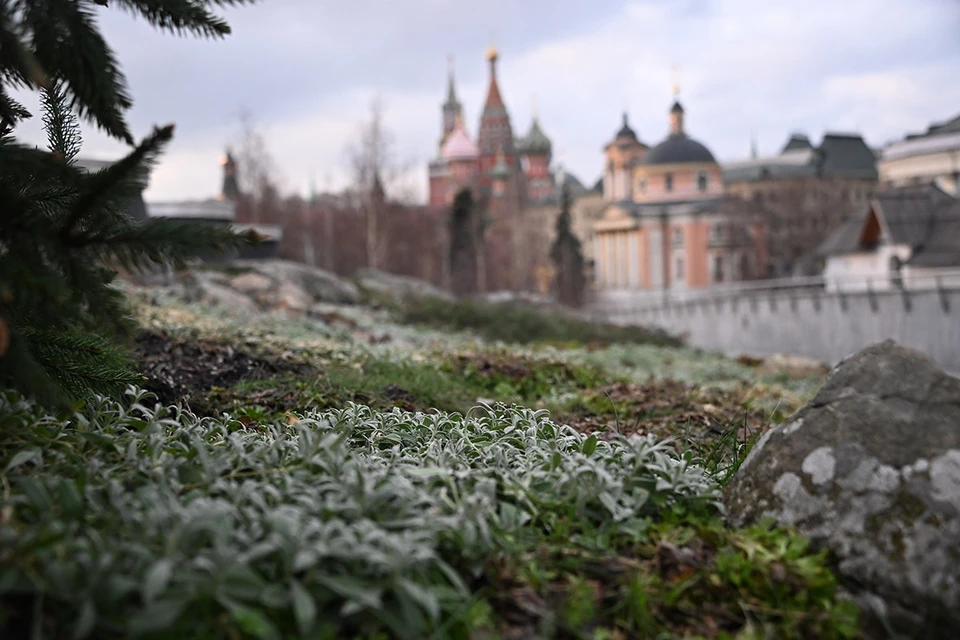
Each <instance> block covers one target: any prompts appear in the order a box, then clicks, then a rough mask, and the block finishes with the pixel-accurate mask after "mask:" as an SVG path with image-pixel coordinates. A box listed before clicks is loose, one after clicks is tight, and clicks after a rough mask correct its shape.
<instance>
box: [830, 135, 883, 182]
mask: <svg viewBox="0 0 960 640" xmlns="http://www.w3.org/2000/svg"><path fill="white" fill-rule="evenodd" d="M819 152H820V157H821V158H822V162H821V165H820V172H821V173H822V174H824V175H829V176H833V177H838V178H864V179H867V180H876V179H877V176H878V173H877V158H876V156H874V155H873V151H872V150H871V149H870V147H868V146H867V143H866V142H864V140H863V138H862V137H861V136H860V135H857V134H841V133H828V134H826V135H824V136H823V141H821V142H820V148H819Z"/></svg>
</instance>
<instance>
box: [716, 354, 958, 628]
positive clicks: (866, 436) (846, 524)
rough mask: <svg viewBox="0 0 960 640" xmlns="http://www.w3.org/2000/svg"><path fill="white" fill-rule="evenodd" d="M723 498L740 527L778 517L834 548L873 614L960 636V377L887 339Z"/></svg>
mask: <svg viewBox="0 0 960 640" xmlns="http://www.w3.org/2000/svg"><path fill="white" fill-rule="evenodd" d="M725 501H726V504H727V509H728V514H729V518H730V521H731V523H732V524H734V525H737V526H740V525H744V524H747V523H749V522H752V521H755V520H758V519H760V518H763V517H767V516H772V517H774V518H775V519H776V520H777V521H778V522H779V523H780V524H783V525H791V526H794V527H796V528H797V529H798V530H799V531H800V532H801V533H803V534H804V535H806V536H808V537H810V538H811V540H812V541H813V543H814V544H815V545H817V546H820V547H827V548H829V549H830V551H831V552H832V553H833V555H834V557H835V558H836V559H837V567H838V570H839V572H840V574H841V576H842V577H843V579H844V582H845V584H846V586H847V588H848V590H849V591H850V592H851V593H852V595H853V596H854V597H855V599H856V600H857V601H858V602H859V603H860V604H861V605H863V606H864V607H866V608H867V610H868V611H872V612H873V613H875V614H876V616H875V617H877V618H879V619H888V620H890V621H891V622H892V623H894V624H895V626H897V627H899V628H900V629H903V630H905V631H907V632H909V633H921V632H924V627H925V629H926V632H929V631H934V632H935V634H936V635H934V636H932V637H960V379H958V378H954V377H952V376H949V375H947V374H946V373H944V372H943V371H941V370H940V369H939V368H938V367H937V366H936V365H935V364H934V362H933V361H932V360H931V359H929V358H927V357H926V356H924V355H922V354H920V353H919V352H917V351H913V350H911V349H906V348H903V347H900V346H898V345H896V344H894V343H893V342H892V341H887V342H883V343H879V344H876V345H873V346H871V347H868V348H867V349H864V350H863V351H861V352H859V353H857V354H855V355H853V356H851V357H850V358H848V359H846V360H845V361H843V362H841V363H840V364H839V365H837V367H836V368H835V369H834V370H833V371H832V372H831V373H830V375H829V376H828V378H827V380H826V382H825V384H824V386H823V388H822V389H821V391H820V392H819V393H818V394H817V396H816V397H815V398H814V399H813V400H812V401H811V402H810V403H809V404H808V405H807V406H806V407H804V408H803V409H801V410H800V411H799V412H798V413H797V414H796V415H795V416H794V418H793V419H792V421H790V422H789V423H787V424H784V425H780V426H778V427H776V428H775V429H772V430H770V431H768V432H767V433H766V434H765V435H764V436H763V438H762V439H761V440H760V442H758V443H757V445H756V446H755V447H754V449H753V451H752V452H751V453H750V455H749V456H748V457H747V459H746V460H745V461H744V463H743V465H742V466H741V468H740V469H739V471H738V472H737V474H736V476H735V477H734V478H733V479H732V481H731V482H730V484H729V485H728V487H727V489H726V495H725ZM948 629H949V630H950V631H949V634H948V635H946V636H941V635H939V634H940V633H941V632H944V631H945V630H948ZM914 637H928V636H926V635H922V636H914Z"/></svg>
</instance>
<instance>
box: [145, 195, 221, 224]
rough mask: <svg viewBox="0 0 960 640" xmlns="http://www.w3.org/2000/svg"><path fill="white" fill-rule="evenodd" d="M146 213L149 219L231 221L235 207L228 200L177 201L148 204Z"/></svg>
mask: <svg viewBox="0 0 960 640" xmlns="http://www.w3.org/2000/svg"><path fill="white" fill-rule="evenodd" d="M147 211H148V212H149V214H150V217H151V218H193V219H195V220H233V219H234V217H235V215H236V205H235V204H234V203H233V202H231V201H229V200H217V199H213V198H211V199H208V200H179V201H174V202H149V203H147Z"/></svg>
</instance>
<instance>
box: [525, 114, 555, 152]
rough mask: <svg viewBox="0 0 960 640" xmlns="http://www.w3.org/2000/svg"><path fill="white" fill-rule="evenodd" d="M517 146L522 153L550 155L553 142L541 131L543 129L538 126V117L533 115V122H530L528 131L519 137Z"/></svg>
mask: <svg viewBox="0 0 960 640" xmlns="http://www.w3.org/2000/svg"><path fill="white" fill-rule="evenodd" d="M517 147H518V149H519V150H520V151H521V152H523V153H528V154H532V155H544V156H549V155H550V153H551V152H552V150H553V143H552V142H550V138H548V137H547V135H546V134H545V133H544V132H543V129H541V128H540V119H539V118H537V117H536V116H534V118H533V122H531V124H530V131H528V132H527V135H526V136H524V137H523V138H521V139H520V141H519V143H518V145H517Z"/></svg>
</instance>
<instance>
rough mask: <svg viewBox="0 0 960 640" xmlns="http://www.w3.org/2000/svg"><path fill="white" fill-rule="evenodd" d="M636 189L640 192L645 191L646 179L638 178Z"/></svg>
mask: <svg viewBox="0 0 960 640" xmlns="http://www.w3.org/2000/svg"><path fill="white" fill-rule="evenodd" d="M637 191H639V192H640V193H646V192H647V179H646V178H640V179H639V180H637Z"/></svg>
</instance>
